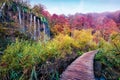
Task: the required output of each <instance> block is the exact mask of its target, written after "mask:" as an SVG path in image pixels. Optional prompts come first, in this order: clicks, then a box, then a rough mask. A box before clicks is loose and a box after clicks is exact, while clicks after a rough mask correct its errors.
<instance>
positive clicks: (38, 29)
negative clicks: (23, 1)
mask: <svg viewBox="0 0 120 80" xmlns="http://www.w3.org/2000/svg"><path fill="white" fill-rule="evenodd" d="M37 21H38V28H37V31H38V37H40V19H38V20H37Z"/></svg>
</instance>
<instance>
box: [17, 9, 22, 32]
mask: <svg viewBox="0 0 120 80" xmlns="http://www.w3.org/2000/svg"><path fill="white" fill-rule="evenodd" d="M17 10H18V14H19V24H20V28H21V30H22V18H21V11H20V8H19V7H17Z"/></svg>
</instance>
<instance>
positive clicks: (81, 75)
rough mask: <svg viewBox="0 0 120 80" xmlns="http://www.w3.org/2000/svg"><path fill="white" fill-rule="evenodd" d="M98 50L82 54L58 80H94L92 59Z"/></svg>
mask: <svg viewBox="0 0 120 80" xmlns="http://www.w3.org/2000/svg"><path fill="white" fill-rule="evenodd" d="M97 52H98V50H94V51H90V52H87V53H84V54H83V55H82V56H80V57H78V58H77V59H76V60H75V61H74V62H73V63H72V64H71V65H70V66H68V68H67V69H66V70H65V71H64V72H63V73H62V75H61V79H60V80H95V78H94V71H93V59H94V56H95V54H96V53H97Z"/></svg>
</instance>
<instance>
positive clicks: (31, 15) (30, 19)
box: [30, 13, 33, 36]
mask: <svg viewBox="0 0 120 80" xmlns="http://www.w3.org/2000/svg"><path fill="white" fill-rule="evenodd" d="M32 16H33V15H32V13H31V14H30V35H31V36H33V34H32V20H33V18H32Z"/></svg>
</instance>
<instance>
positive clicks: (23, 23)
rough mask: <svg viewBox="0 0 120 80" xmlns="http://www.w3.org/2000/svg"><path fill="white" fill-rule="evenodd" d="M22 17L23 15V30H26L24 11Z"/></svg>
mask: <svg viewBox="0 0 120 80" xmlns="http://www.w3.org/2000/svg"><path fill="white" fill-rule="evenodd" d="M22 17H23V19H22V27H23V28H22V31H23V32H25V20H24V19H25V14H24V11H23V16H22Z"/></svg>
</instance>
